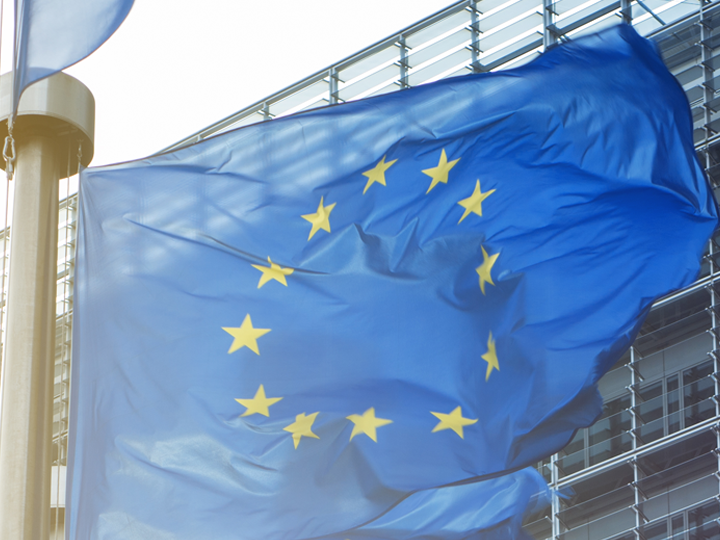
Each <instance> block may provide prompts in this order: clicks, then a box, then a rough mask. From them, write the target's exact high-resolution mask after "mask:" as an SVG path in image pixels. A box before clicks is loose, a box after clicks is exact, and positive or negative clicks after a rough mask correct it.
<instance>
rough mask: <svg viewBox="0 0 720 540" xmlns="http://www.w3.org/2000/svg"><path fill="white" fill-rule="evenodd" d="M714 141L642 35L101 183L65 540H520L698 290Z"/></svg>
mask: <svg viewBox="0 0 720 540" xmlns="http://www.w3.org/2000/svg"><path fill="white" fill-rule="evenodd" d="M691 130H692V123H691V118H690V111H689V108H688V104H687V101H686V99H685V96H684V94H683V92H682V89H681V88H680V86H679V85H678V84H677V82H676V81H675V80H674V79H673V77H672V76H671V75H670V73H669V72H668V71H667V70H666V68H665V67H664V65H663V63H662V61H661V59H660V57H659V55H658V53H657V51H656V49H655V47H654V46H653V45H652V44H651V43H650V42H648V41H646V40H644V39H642V38H641V37H639V36H638V35H637V34H636V33H635V32H634V30H632V29H631V28H630V27H628V26H618V27H614V28H612V29H609V30H607V31H605V32H603V33H601V34H598V35H594V36H589V37H585V38H582V39H578V40H577V41H575V42H571V43H569V44H566V45H563V46H560V47H557V48H555V49H553V50H551V51H549V52H548V53H546V54H544V55H542V56H541V57H540V58H539V59H538V60H536V61H534V62H532V63H531V64H529V65H526V66H524V67H521V68H518V69H516V70H512V71H508V72H502V73H492V74H483V75H477V76H467V77H461V78H454V79H449V80H444V81H441V82H438V83H435V84H430V85H426V86H422V87H418V88H414V89H411V90H405V91H402V92H397V93H394V94H390V95H385V96H381V97H376V98H372V99H368V100H364V101H358V102H354V103H348V104H343V105H338V106H333V107H328V108H324V109H318V110H315V111H310V112H305V113H302V114H298V115H295V116H291V117H287V118H280V119H276V120H273V121H272V122H267V123H263V124H258V125H253V126H249V127H245V128H242V129H239V130H236V131H233V132H229V133H226V134H223V135H220V136H218V137H215V138H212V139H210V140H207V141H205V142H202V143H199V144H196V145H194V146H191V147H188V148H185V149H181V150H178V151H175V152H172V153H168V154H164V155H159V156H154V157H151V158H147V159H144V160H139V161H135V162H130V163H122V164H118V165H112V166H107V167H101V168H96V169H88V170H85V171H84V172H83V174H82V177H81V192H80V200H81V216H80V225H79V236H78V256H77V263H76V265H77V266H76V272H77V274H76V289H75V325H74V342H73V353H74V359H73V373H72V376H73V387H72V410H71V429H72V431H71V437H70V452H71V453H70V459H69V468H70V471H69V486H70V487H69V490H70V491H69V496H68V500H69V503H68V504H69V514H68V515H69V518H68V523H69V537H70V538H73V540H86V539H98V540H100V539H102V540H111V539H112V540H121V539H123V540H125V539H128V540H129V539H136V538H157V539H165V538H168V539H170V538H172V539H183V540H185V539H187V540H190V539H192V540H195V539H198V538H212V539H215V540H221V539H248V540H251V539H252V540H255V539H259V538H262V539H263V540H289V539H307V538H317V537H323V536H327V537H329V538H332V539H333V540H334V539H335V538H337V539H342V538H350V539H354V538H374V537H375V536H377V537H378V538H458V539H460V538H464V537H469V536H472V537H473V538H482V537H483V534H485V533H484V532H482V531H484V530H485V531H486V533H487V536H486V538H493V537H495V538H497V537H502V536H503V535H506V537H507V535H509V534H510V533H507V532H506V531H508V530H511V529H512V527H516V526H517V522H518V520H519V516H520V515H521V514H522V512H523V508H524V506H525V504H526V503H527V502H528V501H530V500H531V499H532V498H533V494H536V495H537V494H538V493H539V494H540V495H541V498H542V493H543V489H544V488H542V486H541V485H540V484H539V483H538V482H537V475H536V473H531V472H528V471H524V472H516V473H514V475H513V476H502V475H503V474H505V473H510V472H512V471H516V470H518V469H521V468H522V467H526V466H528V465H532V464H533V463H535V462H536V461H537V460H539V459H541V458H542V457H544V456H547V455H548V454H550V453H552V452H554V451H556V450H558V449H560V448H562V447H563V446H564V445H565V444H566V443H567V442H568V441H569V440H570V438H571V437H572V436H573V434H574V432H575V430H576V429H578V428H579V427H582V426H587V425H589V424H590V423H592V421H593V420H594V419H595V418H596V417H597V416H598V414H599V412H600V405H601V399H600V397H599V395H598V392H597V389H596V383H597V380H598V379H599V377H600V376H601V375H602V374H603V373H604V372H605V371H606V370H607V369H608V368H609V367H610V366H612V365H613V364H614V363H615V362H616V360H617V359H618V358H619V357H620V356H621V355H622V353H623V352H624V351H625V350H626V349H627V348H628V346H629V345H630V343H631V342H632V340H633V338H634V336H635V335H636V333H637V331H638V328H639V327H640V324H641V322H642V320H643V318H644V316H645V314H646V313H647V311H648V309H649V308H650V306H651V304H652V302H653V301H654V299H656V298H658V297H659V296H661V295H664V294H667V293H668V292H670V291H672V290H674V289H677V288H679V287H683V286H685V285H688V284H690V283H691V282H692V281H693V279H694V278H695V276H696V275H697V273H698V268H699V258H700V255H701V253H702V250H703V245H704V244H705V242H706V241H707V238H708V236H709V235H710V234H711V232H712V231H713V230H714V228H715V226H716V224H717V211H716V206H715V202H714V200H713V198H712V195H711V193H710V190H709V188H708V185H707V183H706V180H705V178H704V176H703V172H702V169H701V168H700V166H699V164H698V161H697V159H696V156H695V151H694V149H693V142H692V135H691ZM458 486H465V487H458ZM513 490H514V491H513ZM513 493H514V495H512V494H513ZM508 494H510V495H508ZM480 509H482V512H478V510H480ZM510 515H512V516H515V517H514V518H511V517H509V516H510ZM498 527H500V529H498ZM502 527H506V528H505V529H502ZM508 527H510V529H508ZM498 531H505V532H498ZM513 534H514V533H513ZM518 534H519V533H518Z"/></svg>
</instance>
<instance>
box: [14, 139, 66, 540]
mask: <svg viewBox="0 0 720 540" xmlns="http://www.w3.org/2000/svg"><path fill="white" fill-rule="evenodd" d="M18 143H19V144H18V145H17V153H18V158H17V176H16V180H15V181H16V182H17V184H16V186H15V202H14V212H13V221H12V228H11V229H10V230H11V244H10V253H11V257H10V280H9V287H8V307H7V309H8V313H9V314H10V316H9V317H8V323H7V334H6V335H7V339H6V345H5V347H6V349H5V358H6V359H7V362H6V365H5V372H4V377H5V382H4V388H3V402H2V411H3V415H2V423H0V440H1V441H2V451H0V538H3V539H8V540H11V539H12V540H43V539H47V538H48V536H49V526H50V474H49V473H50V466H51V448H52V406H53V378H54V364H55V362H54V361H55V296H56V283H57V236H58V180H59V178H60V171H59V167H58V162H59V160H58V153H59V152H58V150H59V149H58V148H57V143H56V142H55V141H53V140H52V139H51V138H49V137H43V136H31V137H24V138H23V140H22V141H18ZM6 411H8V414H5V412H6Z"/></svg>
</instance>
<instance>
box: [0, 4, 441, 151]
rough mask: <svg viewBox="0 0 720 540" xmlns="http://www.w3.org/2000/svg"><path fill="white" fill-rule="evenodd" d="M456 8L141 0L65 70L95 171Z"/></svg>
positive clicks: (5, 62) (5, 63) (8, 12)
mask: <svg viewBox="0 0 720 540" xmlns="http://www.w3.org/2000/svg"><path fill="white" fill-rule="evenodd" d="M452 3H453V1H452V0H355V1H350V0H301V1H299V0H293V1H291V0H275V1H273V2H270V1H268V0H264V1H261V0H255V1H249V0H203V1H198V0H135V5H134V6H133V9H132V11H131V12H130V15H129V16H128V18H127V19H126V20H125V22H124V23H123V25H122V26H121V27H120V29H119V30H118V31H117V32H116V33H115V34H114V35H113V36H112V37H111V38H110V39H109V40H108V41H107V42H106V43H105V44H104V45H103V46H102V47H100V49H98V50H97V51H96V52H95V53H93V54H92V55H91V56H90V57H89V58H87V59H85V60H83V61H82V62H80V63H79V64H77V65H76V66H73V67H71V68H69V69H67V70H66V72H67V73H69V74H70V75H72V76H74V77H76V78H78V79H80V80H81V81H82V82H83V83H85V85H87V86H88V88H90V90H91V91H92V93H93V94H94V96H95V102H96V136H95V158H94V159H93V162H92V165H102V164H106V163H114V162H118V161H126V160H130V159H137V158H142V157H145V156H147V155H149V154H152V153H154V152H157V151H158V150H160V149H162V148H164V147H166V146H169V145H170V144H172V143H174V142H176V141H178V140H180V139H182V138H184V137H186V136H187V135H190V134H192V133H193V132H195V131H198V130H199V129H202V128H204V127H206V126H208V125H210V124H212V123H214V122H215V121H217V120H220V119H221V118H223V117H225V116H227V115H229V114H232V113H233V112H235V111H237V110H239V109H241V108H243V107H245V106H247V105H250V104H251V103H254V102H255V101H258V100H260V99H262V98H263V97H265V96H268V95H270V94H272V93H274V92H277V91H278V90H281V89H282V88H284V87H286V86H288V85H290V84H292V83H294V82H297V81H298V80H301V79H303V78H305V77H306V76H308V75H311V74H312V73H314V72H316V71H318V70H320V69H323V68H326V67H328V66H329V65H330V64H333V63H335V62H337V61H338V60H341V59H343V58H345V57H346V56H349V55H351V54H353V53H355V52H357V51H359V50H361V49H364V48H365V47H367V46H369V45H372V44H373V43H375V42H376V41H379V40H381V39H383V38H385V37H387V36H389V35H391V34H393V33H395V32H397V31H398V30H401V29H403V28H405V27H406V26H409V25H411V24H413V23H415V22H417V21H418V20H420V19H423V18H424V17H427V16H428V15H431V14H433V13H435V12H437V11H439V10H440V9H442V8H444V7H446V6H448V5H450V4H452ZM4 18H5V21H4V22H5V23H7V22H9V21H11V19H12V2H11V1H10V0H5V17H4ZM3 26H4V28H5V29H7V31H5V32H4V34H5V35H4V36H3V47H2V49H3V50H2V53H3V54H2V65H1V66H0V68H1V69H2V71H3V72H5V71H8V68H9V66H10V62H9V55H8V53H9V50H10V49H11V46H10V41H9V38H10V34H11V32H10V28H8V25H7V24H4V25H3Z"/></svg>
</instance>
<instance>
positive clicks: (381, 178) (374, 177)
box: [363, 155, 397, 195]
mask: <svg viewBox="0 0 720 540" xmlns="http://www.w3.org/2000/svg"><path fill="white" fill-rule="evenodd" d="M386 157H387V155H385V156H383V158H382V159H381V160H380V163H378V164H377V165H375V167H373V168H372V169H370V170H369V171H365V172H364V173H363V176H367V179H368V181H367V184H365V189H363V195H365V192H366V191H367V190H368V188H369V187H370V186H372V185H373V184H374V183H375V182H377V183H378V184H382V185H383V186H385V185H387V184H385V171H387V170H388V169H389V168H390V166H391V165H392V164H393V163H395V162H396V161H397V159H393V160H392V161H388V162H387V163H385V158H386Z"/></svg>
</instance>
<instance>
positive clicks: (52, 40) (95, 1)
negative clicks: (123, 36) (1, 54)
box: [12, 0, 133, 116]
mask: <svg viewBox="0 0 720 540" xmlns="http://www.w3.org/2000/svg"><path fill="white" fill-rule="evenodd" d="M132 5H133V0H15V54H14V64H13V70H14V74H15V75H14V79H13V104H12V105H13V109H12V111H13V116H14V115H15V113H16V112H17V105H18V103H19V102H20V96H21V94H22V92H23V90H25V88H27V87H28V86H29V85H31V84H32V83H34V82H35V81H39V80H40V79H44V78H45V77H49V76H50V75H52V74H53V73H57V72H58V71H62V70H63V69H65V68H67V67H70V66H71V65H73V64H75V63H76V62H79V61H80V60H82V59H83V58H85V57H86V56H88V55H90V54H91V53H92V52H93V51H95V49H97V48H98V47H100V45H102V44H103V43H104V42H105V41H106V40H107V39H108V38H109V37H110V36H111V35H112V34H113V32H115V30H117V28H118V27H119V26H120V24H122V22H123V21H124V20H125V17H127V14H128V13H129V12H130V8H131V7H132Z"/></svg>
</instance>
